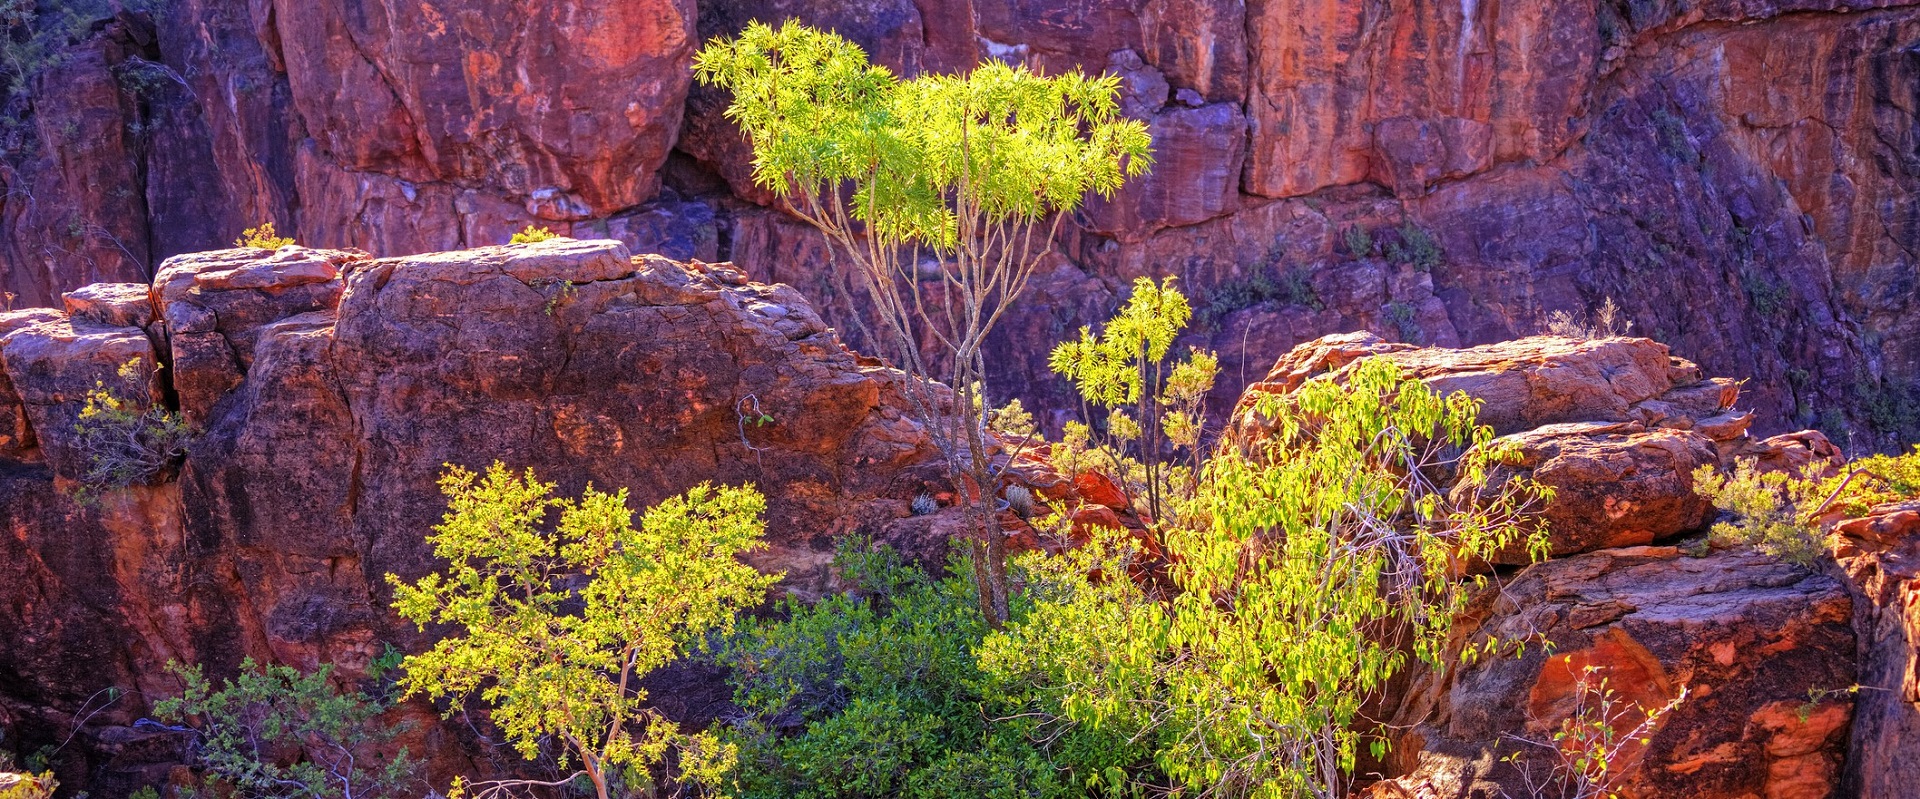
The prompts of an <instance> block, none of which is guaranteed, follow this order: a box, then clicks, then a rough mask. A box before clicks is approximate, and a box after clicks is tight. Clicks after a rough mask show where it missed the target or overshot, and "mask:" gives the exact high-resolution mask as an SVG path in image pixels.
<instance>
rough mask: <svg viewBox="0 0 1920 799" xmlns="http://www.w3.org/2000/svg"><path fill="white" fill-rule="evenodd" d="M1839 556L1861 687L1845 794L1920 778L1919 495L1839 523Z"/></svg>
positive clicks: (1897, 786) (1890, 789) (1907, 788)
mask: <svg viewBox="0 0 1920 799" xmlns="http://www.w3.org/2000/svg"><path fill="white" fill-rule="evenodd" d="M1834 533H1835V534H1836V535H1835V538H1834V543H1835V547H1834V556H1835V557H1836V558H1837V559H1838V560H1839V563H1840V566H1841V568H1842V569H1843V571H1844V573H1845V575H1846V578H1847V581H1848V586H1849V587H1850V588H1851V589H1852V590H1853V592H1854V627H1855V628H1856V629H1858V630H1859V631H1860V682H1859V685H1860V690H1859V694H1858V696H1857V697H1856V698H1855V700H1854V702H1855V706H1854V707H1855V709H1854V714H1855V720H1854V724H1853V741H1852V749H1851V757H1850V758H1849V759H1848V761H1847V773H1846V782H1845V783H1844V784H1843V785H1842V788H1843V791H1842V795H1845V796H1862V797H1880V796H1900V795H1903V794H1905V793H1910V792H1912V790H1913V786H1915V785H1920V758H1915V757H1914V756H1913V752H1914V746H1915V744H1914V742H1915V741H1920V502H1905V503H1898V504H1893V505H1883V506H1880V507H1877V508H1874V509H1873V510H1872V512H1871V513H1869V514H1868V515H1867V516H1865V517H1862V518H1858V519H1848V520H1845V521H1842V522H1840V523H1838V524H1836V525H1834Z"/></svg>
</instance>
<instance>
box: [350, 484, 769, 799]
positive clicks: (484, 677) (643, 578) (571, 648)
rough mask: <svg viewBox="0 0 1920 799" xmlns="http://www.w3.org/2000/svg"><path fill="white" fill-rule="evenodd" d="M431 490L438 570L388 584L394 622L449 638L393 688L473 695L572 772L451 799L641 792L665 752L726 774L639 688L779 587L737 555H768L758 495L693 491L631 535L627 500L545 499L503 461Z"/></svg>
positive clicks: (688, 766)
mask: <svg viewBox="0 0 1920 799" xmlns="http://www.w3.org/2000/svg"><path fill="white" fill-rule="evenodd" d="M440 486H441V489H442V490H443V491H444V492H445V493H446V495H447V498H448V505H449V509H448V511H447V514H446V517H445V519H444V521H442V522H441V524H440V525H439V526H438V527H436V528H434V532H433V534H432V535H430V536H428V538H427V540H428V542H430V543H431V544H433V551H434V554H435V555H436V556H437V557H439V558H441V559H443V560H445V561H446V562H447V566H446V569H445V570H444V571H442V572H440V573H436V574H430V575H428V576H427V577H425V578H423V579H421V580H419V581H418V582H414V583H407V582H405V581H402V580H400V579H399V578H397V577H395V576H393V575H388V581H389V582H391V583H392V584H393V586H394V589H395V595H394V608H395V609H397V610H398V611H399V612H400V615H402V616H404V617H406V618H407V619H409V620H411V621H413V622H415V623H417V624H419V625H421V627H422V628H423V629H424V628H425V626H426V625H428V624H443V625H448V626H450V627H451V628H453V629H454V631H455V632H454V633H453V634H452V635H449V636H447V637H445V638H442V639H441V640H440V642H439V643H438V644H436V645H435V646H434V647H433V648H432V649H429V650H428V651H426V652H423V653H421V654H418V655H410V656H408V657H407V658H406V661H405V663H404V666H405V669H406V677H405V679H404V680H402V682H401V685H402V687H404V688H405V690H406V693H407V695H409V696H412V695H424V696H429V697H432V698H434V699H451V700H455V701H456V702H458V701H464V700H466V699H469V698H478V699H480V700H481V701H483V702H485V703H487V704H488V705H490V706H491V714H490V715H491V718H492V720H493V722H494V723H495V724H496V725H498V726H499V727H500V728H501V729H502V730H503V731H504V732H505V734H506V736H507V739H508V740H509V741H510V742H511V743H512V744H513V746H514V747H515V748H516V749H517V750H518V751H519V752H520V754H521V755H522V756H524V757H526V758H528V759H530V760H531V759H534V758H535V757H537V756H539V755H541V754H543V753H544V754H549V755H551V756H553V757H554V758H555V759H556V760H557V761H559V762H560V763H561V765H562V767H574V765H577V768H578V772H577V773H576V774H574V775H571V776H569V777H567V778H564V779H562V780H560V781H557V782H548V783H535V782H532V781H527V780H506V781H491V782H483V783H476V784H473V785H465V784H459V785H455V786H454V790H453V794H456V795H457V794H464V793H466V792H468V791H469V790H471V791H473V792H474V793H475V795H476V796H481V797H485V796H508V795H512V794H513V793H514V792H516V791H520V790H523V789H525V788H528V787H534V786H536V785H545V786H548V787H555V786H558V785H564V784H567V783H569V782H571V781H572V780H573V779H574V778H575V777H582V778H585V779H586V780H587V781H589V782H591V783H592V785H593V790H594V792H595V794H597V795H598V796H599V797H600V799H608V797H609V796H612V795H618V794H622V793H625V792H627V791H640V790H645V789H646V788H647V787H648V786H650V785H652V784H653V772H652V769H653V768H654V767H655V766H656V765H659V764H661V763H662V762H663V760H664V759H665V758H666V756H667V754H668V752H669V751H672V752H675V753H677V755H678V763H677V765H678V769H679V778H680V779H682V780H684V781H687V782H692V783H702V782H708V781H711V780H713V779H715V778H717V777H718V775H719V774H720V773H722V772H724V771H725V770H726V769H727V768H728V766H729V764H730V763H731V760H732V750H731V748H730V747H728V746H725V745H723V744H722V743H721V742H720V741H719V740H717V739H716V738H714V737H713V736H711V735H709V734H706V733H694V734H691V735H689V734H684V733H682V732H681V731H680V729H679V727H678V726H677V725H675V724H674V723H673V722H671V721H669V720H667V719H666V718H664V717H662V716H661V715H660V713H659V712H658V711H656V710H654V709H653V708H652V707H650V706H648V705H647V704H646V699H647V693H646V691H645V690H643V689H641V688H640V687H639V685H638V681H639V680H640V679H641V678H642V677H645V676H646V675H647V674H648V673H649V672H651V671H653V670H655V669H657V668H659V667H661V666H664V665H666V664H668V663H671V662H674V661H675V660H678V659H680V657H681V656H682V655H683V653H685V652H686V651H687V647H688V646H689V645H691V644H693V643H696V642H698V641H701V640H703V638H704V637H705V636H707V635H708V634H709V633H714V634H724V633H726V632H727V631H729V630H731V629H732V628H733V623H734V615H735V613H736V612H738V611H739V609H741V608H744V607H752V606H753V605H756V604H758V603H759V602H760V601H761V598H762V596H763V595H764V594H765V592H766V590H767V587H768V586H769V585H771V584H772V583H773V582H774V581H775V580H776V579H778V575H772V576H767V575H761V574H759V573H757V572H755V571H754V570H753V568H752V567H750V566H747V565H745V564H742V563H740V562H739V560H738V559H737V556H738V555H740V554H741V553H743V552H747V551H750V550H754V549H759V548H761V547H764V546H765V545H766V544H765V542H764V541H763V540H762V538H761V536H762V534H763V525H762V523H761V521H760V514H761V513H762V512H763V511H764V510H765V508H766V500H764V499H763V498H762V497H761V496H760V493H759V492H758V491H755V490H754V489H752V488H751V487H743V488H730V487H722V488H713V487H711V486H708V485H705V484H702V485H700V486H696V487H695V488H693V489H692V490H690V491H688V492H687V493H685V494H683V495H681V496H677V497H674V498H672V499H669V500H667V501H665V502H662V503H660V504H659V505H656V506H654V507H652V508H650V509H648V510H647V512H646V513H645V515H644V516H643V517H642V519H641V522H640V525H639V526H638V527H635V526H634V524H633V511H632V510H631V509H629V508H628V507H627V492H626V491H625V490H621V491H620V492H618V493H614V494H607V493H602V492H599V491H595V490H593V488H591V487H589V488H588V489H587V490H586V492H585V493H584V494H582V495H581V497H580V498H579V499H577V500H576V499H561V498H556V497H554V496H553V489H554V486H553V485H552V484H549V483H542V482H540V481H539V480H538V479H536V478H535V477H534V475H533V472H532V471H531V470H529V471H528V472H527V473H526V474H525V475H524V476H515V475H514V474H512V473H510V472H508V471H507V469H506V467H505V466H503V465H501V464H499V463H495V464H494V465H493V467H492V468H490V469H488V470H487V471H486V473H485V474H475V473H473V472H469V471H466V470H464V469H460V468H458V467H450V468H449V469H448V471H447V473H446V475H445V476H443V477H442V478H441V480H440Z"/></svg>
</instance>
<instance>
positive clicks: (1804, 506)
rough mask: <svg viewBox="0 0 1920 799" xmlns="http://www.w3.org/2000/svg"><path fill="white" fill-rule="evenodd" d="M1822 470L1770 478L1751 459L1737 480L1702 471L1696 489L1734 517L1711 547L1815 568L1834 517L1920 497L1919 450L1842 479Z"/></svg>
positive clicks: (1852, 468) (1875, 461) (1870, 462)
mask: <svg viewBox="0 0 1920 799" xmlns="http://www.w3.org/2000/svg"><path fill="white" fill-rule="evenodd" d="M1817 472H1818V469H1817V467H1814V466H1809V467H1808V469H1807V471H1806V472H1805V473H1803V474H1801V475H1798V476H1795V475H1792V474H1788V473H1786V472H1778V471H1775V472H1764V471H1761V470H1760V469H1759V467H1758V466H1757V465H1755V463H1754V462H1753V461H1751V460H1748V461H1741V462H1740V463H1737V464H1735V466H1734V470H1733V472H1732V473H1731V474H1722V473H1720V472H1719V471H1718V470H1716V469H1714V468H1713V467H1711V466H1702V467H1700V468H1699V469H1696V470H1695V471H1694V473H1693V482H1694V488H1695V490H1697V491H1699V492H1700V495H1701V496H1704V497H1706V498H1707V499H1708V500H1710V501H1712V502H1713V504H1714V507H1716V508H1719V509H1720V510H1722V511H1726V512H1727V513H1728V514H1729V516H1730V518H1728V519H1726V520H1724V521H1720V522H1716V523H1715V524H1714V525H1713V529H1712V533H1711V538H1712V541H1713V543H1715V544H1718V545H1720V546H1749V547H1753V548H1754V549H1756V550H1758V551H1759V552H1761V553H1763V554H1766V555H1769V556H1772V557H1776V558H1780V559H1782V560H1786V561H1790V562H1793V563H1797V564H1800V565H1803V566H1811V565H1812V564H1813V563H1814V562H1815V561H1816V560H1818V559H1819V558H1820V557H1821V556H1822V555H1823V554H1824V553H1825V552H1826V533H1825V531H1824V529H1823V528H1824V526H1825V525H1826V523H1827V522H1828V521H1829V520H1831V519H1832V518H1834V517H1835V516H1843V517H1845V516H1860V515H1863V514H1865V513H1866V512H1867V511H1868V510H1870V509H1872V508H1873V506H1875V505H1880V504H1883V503H1888V502H1900V501H1904V500H1908V499H1913V498H1915V497H1920V445H1915V446H1914V448H1913V451H1912V452H1908V453H1906V454H1904V455H1897V456H1896V455H1873V456H1870V457H1866V458H1862V459H1860V460H1857V461H1854V462H1853V463H1851V464H1849V465H1848V467H1847V468H1846V469H1844V470H1842V471H1841V472H1840V473H1838V474H1833V475H1827V476H1821V475H1820V474H1818V473H1817Z"/></svg>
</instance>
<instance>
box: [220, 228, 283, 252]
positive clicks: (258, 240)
mask: <svg viewBox="0 0 1920 799" xmlns="http://www.w3.org/2000/svg"><path fill="white" fill-rule="evenodd" d="M293 243H294V241H293V239H291V238H288V237H286V236H282V235H279V234H277V233H275V232H274V230H273V223H272V222H262V223H260V226H259V227H250V228H247V229H246V230H245V231H242V232H241V233H240V238H237V239H234V240H233V246H235V247H242V248H251V249H255V250H277V249H280V248H281V247H287V246H291V245H292V244H293Z"/></svg>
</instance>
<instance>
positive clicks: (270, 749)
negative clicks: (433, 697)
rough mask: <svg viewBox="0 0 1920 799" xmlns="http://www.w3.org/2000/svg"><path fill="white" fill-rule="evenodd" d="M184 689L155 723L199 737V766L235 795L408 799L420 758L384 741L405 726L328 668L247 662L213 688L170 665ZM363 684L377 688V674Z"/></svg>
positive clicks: (380, 700)
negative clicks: (343, 686) (346, 687)
mask: <svg viewBox="0 0 1920 799" xmlns="http://www.w3.org/2000/svg"><path fill="white" fill-rule="evenodd" d="M167 668H168V670H169V671H171V672H172V673H173V674H174V675H176V676H178V677H179V678H180V679H181V680H182V681H184V682H185V684H186V688H185V690H184V692H183V693H182V694H181V695H180V696H178V697H175V698H172V699H166V700H162V701H160V702H158V703H156V704H155V705H154V708H153V712H154V715H155V716H156V717H157V718H159V719H160V720H162V721H166V722H169V723H181V724H186V725H189V726H191V727H192V728H193V729H194V730H195V731H196V732H198V733H199V734H200V742H199V743H200V745H199V748H198V750H197V758H198V762H199V765H200V766H201V767H202V768H204V769H205V770H206V772H207V774H208V775H210V776H211V777H212V778H213V781H214V782H215V783H216V784H217V785H220V786H222V787H224V788H227V789H230V790H231V791H232V792H233V793H234V794H236V795H238V796H244V797H259V798H260V799H332V798H334V797H338V798H339V799H380V797H398V796H411V795H413V794H414V792H415V790H416V785H415V782H416V774H417V772H418V771H419V766H420V764H419V762H418V761H415V760H413V759H412V758H410V757H409V756H408V755H407V750H406V748H405V747H400V748H399V749H397V750H395V749H393V748H392V747H391V743H392V741H393V739H394V738H395V736H397V735H398V734H399V733H401V732H402V731H403V729H402V728H398V727H393V726H388V725H386V724H383V723H382V722H381V720H380V714H381V712H382V711H384V710H385V709H386V708H387V702H386V701H385V698H384V697H380V696H369V695H367V694H362V693H358V692H353V693H342V692H341V691H339V690H338V689H336V688H335V687H334V684H333V667H332V666H322V667H321V668H320V669H319V670H317V671H315V672H313V673H312V674H306V675H302V674H301V673H300V672H299V671H297V670H295V669H293V668H290V667H287V666H267V667H264V668H262V667H260V666H258V665H256V664H255V663H254V662H253V661H252V660H251V659H249V660H247V661H245V662H244V663H242V664H241V666H240V675H239V676H238V677H237V678H235V679H233V680H232V681H229V682H225V683H223V684H221V685H218V686H216V685H214V684H213V683H212V682H210V681H208V680H207V678H206V677H205V675H204V674H202V673H201V670H200V667H199V666H190V667H189V666H181V665H180V664H178V663H169V664H168V666H167ZM370 678H371V679H372V680H373V681H374V682H376V683H378V682H379V681H380V680H381V679H382V675H380V674H378V673H375V674H372V675H370Z"/></svg>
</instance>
